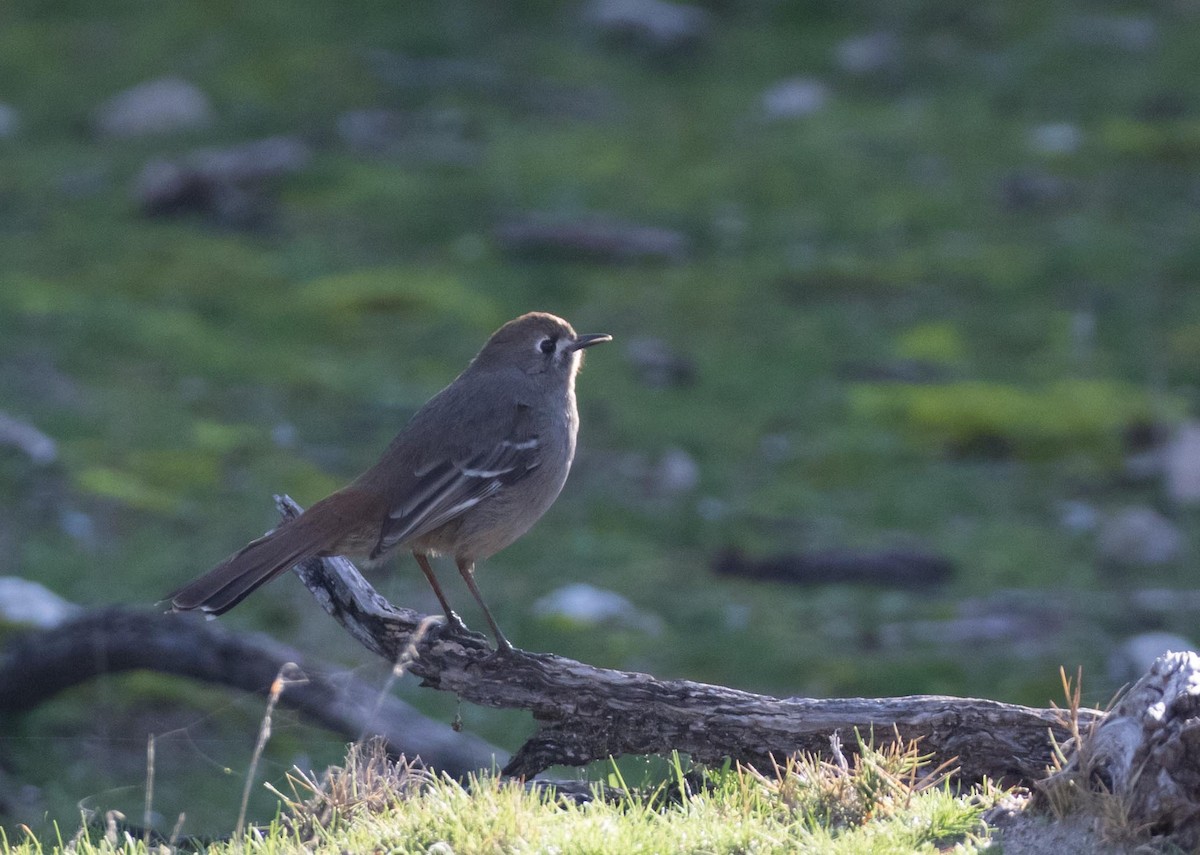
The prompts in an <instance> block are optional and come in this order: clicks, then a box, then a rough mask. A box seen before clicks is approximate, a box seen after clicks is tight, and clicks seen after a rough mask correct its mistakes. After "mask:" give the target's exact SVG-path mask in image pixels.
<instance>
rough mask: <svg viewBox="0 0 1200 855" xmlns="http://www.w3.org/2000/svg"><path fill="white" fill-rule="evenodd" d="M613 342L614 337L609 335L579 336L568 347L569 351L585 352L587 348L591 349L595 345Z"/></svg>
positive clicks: (590, 334) (591, 334) (589, 334)
mask: <svg viewBox="0 0 1200 855" xmlns="http://www.w3.org/2000/svg"><path fill="white" fill-rule="evenodd" d="M606 341H612V336H611V335H609V334H608V333H588V334H586V335H577V336H575V340H574V341H573V342H571V343H570V344H569V345H567V350H568V351H572V350H583V349H584V348H585V347H591V346H592V345H593V344H601V343H602V342H606Z"/></svg>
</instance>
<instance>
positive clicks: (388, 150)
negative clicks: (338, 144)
mask: <svg viewBox="0 0 1200 855" xmlns="http://www.w3.org/2000/svg"><path fill="white" fill-rule="evenodd" d="M337 134H338V137H339V138H340V139H341V140H342V142H343V143H345V144H346V147H347V148H349V149H350V150H351V151H353V152H355V153H357V154H367V155H375V156H380V157H397V158H409V159H412V160H419V161H423V162H430V163H448V164H453V165H462V166H469V165H471V164H474V163H478V162H479V160H480V159H481V158H482V157H483V145H482V144H481V143H480V142H478V141H477V140H475V139H473V138H472V137H473V133H472V130H471V128H470V127H469V122H468V119H467V117H466V114H464V113H463V112H462V111H461V110H455V109H445V110H434V111H427V112H419V113H403V112H400V111H399V110H387V109H370V110H351V111H349V112H347V113H343V114H342V115H341V116H339V117H338V120H337Z"/></svg>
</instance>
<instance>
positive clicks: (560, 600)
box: [533, 582, 663, 635]
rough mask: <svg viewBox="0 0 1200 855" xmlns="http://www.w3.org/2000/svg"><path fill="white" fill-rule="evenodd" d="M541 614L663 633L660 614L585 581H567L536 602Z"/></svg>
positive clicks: (537, 612) (586, 623) (583, 623)
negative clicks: (650, 612) (643, 608)
mask: <svg viewBox="0 0 1200 855" xmlns="http://www.w3.org/2000/svg"><path fill="white" fill-rule="evenodd" d="M533 613H534V614H535V615H537V616H538V617H540V618H543V619H550V620H560V621H564V622H567V623H571V624H575V625H576V626H578V627H581V628H587V627H594V626H599V625H601V624H614V625H616V626H621V627H624V628H626V629H635V630H638V631H640V632H644V633H646V634H648V635H661V634H662V631H663V622H662V619H661V618H660V617H658V616H657V615H652V614H649V613H648V612H643V611H641V610H639V609H638V608H637V607H636V606H634V605H633V603H631V602H630V601H629V600H628V599H626V598H625V597H622V596H621V595H620V594H618V593H615V592H613V591H606V590H604V589H603V588H597V587H595V586H594V585H589V584H587V583H585V582H576V583H574V584H571V585H565V586H563V587H562V588H559V589H557V590H555V591H551V592H550V593H549V594H546V596H544V597H541V598H540V599H538V600H537V601H536V602H534V604H533Z"/></svg>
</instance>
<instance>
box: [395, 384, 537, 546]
mask: <svg viewBox="0 0 1200 855" xmlns="http://www.w3.org/2000/svg"><path fill="white" fill-rule="evenodd" d="M541 460H542V440H541V438H540V437H539V436H538V435H537V434H536V433H534V432H533V430H532V425H531V424H530V419H529V408H528V407H526V406H524V405H519V406H518V407H516V414H515V417H514V418H513V419H512V423H511V426H510V427H509V429H508V430H505V431H503V432H502V438H500V439H497V440H495V441H494V442H492V443H490V444H488V445H487V446H486V447H484V448H482V449H477V450H473V451H472V450H464V451H460V452H458V453H455V454H452V455H450V456H448V457H445V458H441V459H437V460H430V461H427V462H425V463H424V464H422V465H421V466H419V467H418V468H417V469H416V470H415V471H414V472H412V473H411V475H410V476H408V477H406V478H404V483H403V484H402V485H399V488H398V489H396V490H395V492H394V493H393V495H394V496H396V497H397V499H396V501H395V502H394V503H393V505H392V509H391V510H390V511H389V512H388V515H387V517H385V518H384V520H383V526H382V528H381V530H380V533H379V541H378V542H377V543H376V545H375V548H374V549H373V550H372V551H371V557H372V558H376V557H378V556H379V555H380V554H382V553H384V552H386V551H387V550H389V549H391V548H392V547H393V546H395V545H396V544H398V543H403V542H404V541H406V540H411V539H413V538H417V537H420V536H422V535H424V534H428V533H429V532H431V531H434V530H435V529H437V528H439V527H440V526H443V525H445V524H446V523H448V522H450V521H451V520H453V519H454V518H456V517H458V516H461V515H462V514H464V513H466V512H467V511H468V510H470V509H471V508H473V507H475V506H476V505H478V504H479V503H480V502H482V501H483V500H484V499H486V498H488V497H489V496H493V495H495V494H496V493H498V492H500V491H501V490H503V489H504V488H505V487H509V486H511V485H513V484H515V483H517V482H518V481H520V480H521V479H522V478H524V477H525V476H526V475H528V474H529V473H530V472H531V471H532V470H534V469H536V468H537V466H538V465H539V464H540V463H541Z"/></svg>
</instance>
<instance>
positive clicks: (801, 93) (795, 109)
mask: <svg viewBox="0 0 1200 855" xmlns="http://www.w3.org/2000/svg"><path fill="white" fill-rule="evenodd" d="M760 100H761V103H762V110H763V115H764V116H766V118H767V119H769V120H781V119H799V118H802V117H804V116H809V115H812V114H813V113H815V112H817V111H818V110H820V109H821V108H822V107H824V106H825V102H826V101H828V100H829V87H828V86H826V85H825V84H824V83H822V82H821V81H819V80H815V79H813V78H811V77H791V78H788V79H787V80H781V81H779V82H778V83H776V84H775V85H774V86H772V87H770V88H769V89H767V91H765V92H763V94H762V98H761V99H760Z"/></svg>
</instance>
